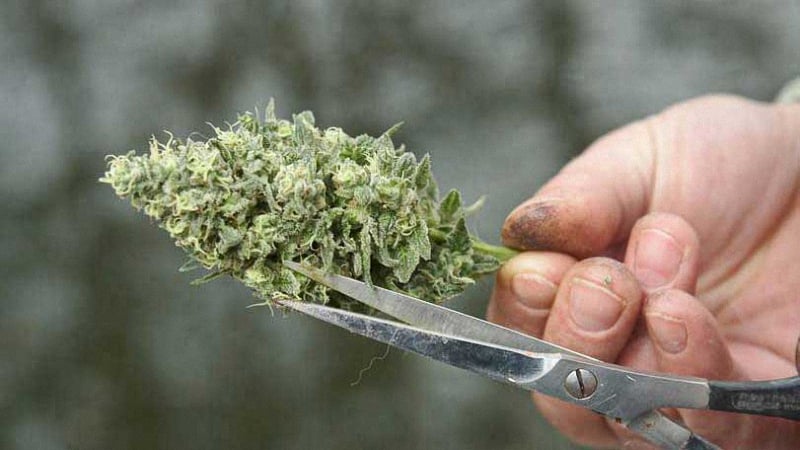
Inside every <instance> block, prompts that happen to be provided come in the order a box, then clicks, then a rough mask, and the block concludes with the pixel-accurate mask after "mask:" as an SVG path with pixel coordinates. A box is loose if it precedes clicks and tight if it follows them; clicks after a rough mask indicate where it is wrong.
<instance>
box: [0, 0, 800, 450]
mask: <svg viewBox="0 0 800 450" xmlns="http://www.w3.org/2000/svg"><path fill="white" fill-rule="evenodd" d="M799 56H800V5H798V3H797V2H790V1H760V2H759V1H752V2H745V1H738V2H716V1H702V2H686V1H675V2H666V1H658V2H623V1H615V2H589V1H583V2H577V1H567V2H522V1H472V0H463V1H458V0H453V1H446V2H445V1H441V2H422V1H404V2H399V1H395V2H391V1H373V2H356V1H323V0H316V1H311V0H305V1H291V2H290V1H271V2H258V1H248V0H228V1H210V0H191V1H189V0H185V1H169V2H166V1H164V2H157V1H125V0H113V1H112V0H82V1H34V0H29V1H22V0H20V1H14V0H5V1H3V2H0V105H2V108H0V201H1V203H0V205H2V210H0V211H2V212H0V448H9V449H16V448H20V449H22V448H25V449H95V448H96V449H100V448H114V449H127V448H237V449H238V448H241V449H248V448H278V449H284V448H286V449H302V448H331V449H336V448H342V449H352V448H442V449H449V448H452V449H485V448H509V449H516V448H519V449H522V448H526V449H529V448H538V449H548V448H575V447H573V446H571V445H570V444H568V443H567V441H566V440H565V439H563V438H562V437H560V436H558V435H557V434H556V433H555V432H553V431H552V430H551V429H550V428H549V427H548V426H547V425H546V424H545V423H544V422H543V421H542V420H541V419H540V418H539V417H538V416H537V414H536V412H535V410H534V408H533V407H532V406H531V405H530V404H529V402H528V399H527V395H526V394H524V393H522V392H519V391H516V390H513V389H511V388H508V387H505V386H501V385H498V384H494V383H492V382H490V381H487V380H484V379H482V378H480V377H477V376H474V375H471V374H467V373H464V372H461V371H459V370H456V369H451V368H448V367H445V366H443V365H441V364H437V363H433V362H428V361H426V360H423V359H421V358H418V357H416V356H411V355H403V354H401V353H400V352H398V351H393V352H390V353H389V355H388V357H387V358H386V359H385V360H382V361H376V362H375V363H374V365H373V367H372V369H371V370H369V371H368V372H366V373H364V374H363V376H362V378H361V381H360V383H359V384H357V385H356V386H351V383H352V382H353V381H354V380H356V379H357V378H358V376H359V371H360V369H362V368H365V367H367V366H368V365H369V364H370V360H371V358H372V357H374V356H380V355H382V354H383V353H384V346H382V345H379V344H375V343H371V342H368V341H367V340H365V339H361V338H358V337H354V336H351V335H348V334H347V333H345V332H341V331H339V330H336V329H333V328H332V327H329V326H326V325H323V324H320V323H314V322H312V321H311V320H309V319H305V318H302V317H295V316H292V317H281V316H278V315H276V316H271V315H270V314H269V312H268V311H267V310H266V309H245V306H247V305H248V304H249V303H251V302H252V301H253V297H252V296H251V295H250V293H249V292H248V291H247V289H245V288H243V287H242V286H240V285H238V284H237V283H236V282H233V281H231V280H221V281H216V282H214V283H211V284H208V285H205V286H202V287H192V286H189V282H190V281H191V280H192V279H193V277H194V275H193V274H180V273H178V271H177V267H178V266H180V265H181V263H182V262H183V255H182V253H181V252H180V251H179V250H178V249H176V248H175V247H174V246H173V245H172V243H171V241H170V240H169V238H168V237H167V235H166V233H164V232H162V231H160V230H158V229H157V228H156V227H155V226H153V225H152V224H150V223H149V222H148V220H147V219H145V218H144V217H143V216H142V215H140V214H137V213H136V212H135V211H133V210H132V209H131V208H130V207H129V206H128V205H127V204H126V203H125V202H122V201H119V200H117V199H116V198H115V197H114V195H113V194H112V192H111V189H110V188H108V187H107V186H105V185H100V184H98V183H97V182H96V180H97V178H98V177H99V176H101V174H102V172H103V170H104V161H103V156H104V155H106V154H108V153H121V152H125V151H127V150H129V149H138V150H139V151H143V150H145V149H146V141H147V139H148V137H149V136H150V135H151V134H154V133H155V134H159V133H161V131H162V130H171V131H174V132H175V134H176V135H178V136H185V135H186V134H188V133H189V132H191V131H195V130H199V131H208V128H207V126H206V125H205V123H206V122H213V123H217V124H222V123H224V122H225V121H226V120H233V119H234V118H235V114H236V112H238V111H242V110H248V109H252V108H253V107H256V106H263V105H264V103H265V101H266V100H267V99H269V98H270V97H275V98H276V100H277V102H278V111H279V113H280V115H283V116H288V115H290V114H291V113H292V112H296V111H300V110H302V109H311V110H313V111H314V112H315V113H316V115H317V118H318V121H319V123H320V124H322V125H324V126H333V125H337V126H342V127H343V128H344V129H345V130H347V131H349V132H351V134H360V133H362V132H368V133H371V134H377V133H380V132H381V131H383V130H384V129H386V128H388V127H389V126H391V125H392V124H394V123H395V122H398V121H401V120H402V121H405V122H406V126H405V128H404V129H403V131H402V132H401V133H400V134H399V136H398V138H397V140H398V141H400V142H405V143H406V144H407V145H408V147H409V148H410V149H411V150H413V151H415V152H417V153H418V154H422V153H425V152H430V153H431V155H432V158H433V162H434V171H435V173H436V175H437V178H438V179H439V181H440V184H441V185H442V187H443V188H444V189H448V188H451V187H458V188H460V189H461V190H462V191H463V192H464V193H465V197H466V199H468V200H474V199H476V198H478V197H479V196H480V195H483V194H487V195H488V201H487V206H486V208H485V209H484V210H483V212H482V213H481V214H480V216H479V217H478V218H477V220H475V221H474V222H473V224H472V225H473V229H475V230H477V232H478V234H479V235H481V236H482V237H483V238H484V239H486V240H488V241H492V242H497V241H498V230H499V228H500V226H501V224H502V221H503V219H504V217H505V215H506V214H507V213H508V212H509V211H510V210H511V209H512V208H513V207H514V205H515V204H517V203H518V202H520V201H521V200H523V199H524V198H526V197H527V196H528V195H530V194H531V193H532V192H533V191H534V190H535V189H536V188H537V186H539V185H541V184H542V183H543V182H544V181H545V180H546V179H547V178H548V177H549V176H551V175H552V174H553V173H555V171H556V170H557V169H558V168H559V167H560V166H561V165H563V164H564V163H565V162H566V161H567V160H568V159H569V158H570V157H572V156H574V155H575V154H577V153H578V152H579V151H580V150H581V149H582V148H583V147H585V146H586V145H587V144H588V143H590V142H591V141H592V140H593V139H595V138H596V137H598V136H599V135H601V134H603V133H605V132H607V131H609V130H610V129H613V128H614V127H617V126H619V125H622V124H624V123H625V122H627V121H630V120H634V119H636V118H639V117H642V116H644V115H648V114H652V113H654V112H657V111H658V110H660V109H662V108H663V107H665V106H666V105H669V104H671V103H674V102H677V101H680V100H682V99H686V98H690V97H692V96H696V95H700V94H703V93H707V92H718V91H726V92H732V93H737V94H741V95H745V96H749V97H753V98H757V99H763V100H768V99H770V98H772V96H773V95H774V93H775V92H776V90H777V89H778V88H779V86H780V85H781V84H782V83H783V82H784V81H786V80H788V79H789V78H791V77H793V76H795V75H796V74H798V73H800V57H799ZM490 283H491V280H486V281H485V282H484V283H482V284H481V285H479V286H478V287H477V288H475V289H473V290H472V291H470V293H469V294H467V295H465V296H464V297H463V298H460V299H458V300H456V301H453V302H452V303H451V305H452V306H453V307H456V308H459V309H462V310H466V311H469V312H471V313H474V314H481V313H482V310H483V308H484V305H485V302H486V298H487V296H488V293H489V289H490Z"/></svg>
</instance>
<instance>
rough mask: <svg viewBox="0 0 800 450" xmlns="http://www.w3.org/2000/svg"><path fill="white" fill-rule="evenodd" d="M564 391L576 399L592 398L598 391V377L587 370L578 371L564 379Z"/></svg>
mask: <svg viewBox="0 0 800 450" xmlns="http://www.w3.org/2000/svg"><path fill="white" fill-rule="evenodd" d="M564 389H566V390H567V394H569V395H570V396H572V397H573V398H576V399H579V400H580V399H584V398H588V397H591V395H592V394H594V391H595V390H597V377H596V376H594V374H593V373H592V372H590V371H588V370H586V369H576V370H573V371H572V372H570V373H569V374H568V375H567V377H566V378H565V379H564Z"/></svg>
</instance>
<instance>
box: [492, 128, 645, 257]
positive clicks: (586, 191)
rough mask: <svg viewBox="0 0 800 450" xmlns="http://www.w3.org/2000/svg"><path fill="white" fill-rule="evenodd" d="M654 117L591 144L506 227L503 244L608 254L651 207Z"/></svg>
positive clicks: (512, 216) (584, 254)
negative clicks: (648, 206)
mask: <svg viewBox="0 0 800 450" xmlns="http://www.w3.org/2000/svg"><path fill="white" fill-rule="evenodd" d="M652 121H653V119H646V120H644V121H639V122H634V123H632V124H630V125H627V126H625V127H623V128H620V129H618V130H616V131H614V132H612V133H610V134H608V135H606V136H605V137H603V138H601V139H600V140H598V141H597V142H595V143H594V144H592V145H591V146H590V147H589V148H588V149H587V150H586V151H585V152H584V153H583V154H582V155H581V156H579V157H577V158H576V159H575V160H573V161H572V162H571V163H570V164H568V165H567V166H565V167H564V168H563V169H562V171H561V172H560V173H559V174H558V175H556V176H555V177H554V178H553V179H551V180H550V181H549V182H548V183H547V184H546V185H545V186H543V187H542V188H541V189H540V190H539V192H537V193H536V195H534V196H533V197H532V198H530V199H529V200H527V201H526V202H524V203H523V204H522V205H520V206H519V207H517V208H516V209H515V210H514V211H513V212H512V213H511V214H510V215H509V216H508V218H507V219H506V222H505V225H504V226H503V242H504V243H505V244H506V245H508V246H511V247H515V248H520V249H525V250H550V251H556V252H561V253H567V254H570V255H572V256H575V257H577V258H586V257H589V256H595V255H601V254H608V250H609V249H610V248H611V247H612V246H614V245H615V244H620V243H622V242H624V241H625V237H626V236H627V234H628V233H629V232H630V230H631V228H632V227H633V224H634V223H635V222H636V219H638V218H639V217H641V216H642V215H643V214H644V213H645V211H646V208H647V203H648V199H649V196H650V191H649V190H650V186H651V178H652V160H653V158H654V155H653V150H652V149H653V143H652V142H653V139H652V137H651V133H650V131H649V130H650V127H651V126H652Z"/></svg>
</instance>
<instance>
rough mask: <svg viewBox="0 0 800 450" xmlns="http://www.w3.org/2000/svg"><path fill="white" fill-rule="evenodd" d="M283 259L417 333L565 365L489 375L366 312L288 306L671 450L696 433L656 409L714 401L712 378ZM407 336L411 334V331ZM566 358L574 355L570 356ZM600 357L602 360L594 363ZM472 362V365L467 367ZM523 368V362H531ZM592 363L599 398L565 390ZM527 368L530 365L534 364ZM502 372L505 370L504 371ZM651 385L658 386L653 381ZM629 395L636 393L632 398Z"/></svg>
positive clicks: (490, 370)
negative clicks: (636, 368) (622, 360)
mask: <svg viewBox="0 0 800 450" xmlns="http://www.w3.org/2000/svg"><path fill="white" fill-rule="evenodd" d="M284 264H285V265H286V266H287V267H289V268H290V269H292V270H295V271H297V272H299V273H301V274H303V275H305V276H307V277H309V278H311V279H312V280H314V281H317V282H318V283H321V284H324V285H325V286H328V287H330V288H331V289H335V290H337V291H339V292H341V293H343V294H345V295H348V296H350V297H352V298H354V299H357V300H359V301H361V302H362V303H365V304H367V305H369V306H371V307H373V308H375V309H377V310H380V311H382V312H384V313H386V314H389V315H391V316H393V317H395V318H398V319H400V320H403V321H405V322H408V323H411V324H413V325H416V326H419V327H421V328H424V329H425V330H414V333H416V334H419V332H426V331H427V332H435V333H439V334H442V335H444V336H450V335H451V334H457V335H458V336H459V337H460V338H467V339H471V340H474V341H477V342H485V343H490V344H494V345H498V346H501V347H508V348H510V349H517V350H522V351H527V352H534V353H537V352H538V353H553V354H552V355H550V357H551V358H559V357H560V358H561V359H560V360H557V361H558V364H555V365H554V367H555V366H558V367H559V370H558V371H553V372H548V373H547V376H544V374H543V373H542V374H540V375H539V376H532V375H530V374H528V375H527V376H526V377H522V376H520V375H516V376H513V375H509V373H508V368H503V369H500V370H498V369H496V368H486V367H484V368H482V369H481V370H485V371H486V372H481V371H479V370H476V369H477V368H476V367H474V363H468V364H462V365H457V364H453V363H450V362H449V361H447V360H445V359H444V358H445V356H444V354H443V353H442V352H443V351H444V352H445V353H446V350H443V349H441V348H439V347H437V348H436V353H437V356H432V355H429V354H426V353H424V352H422V351H420V350H422V349H421V348H420V347H419V346H418V345H417V344H414V345H417V347H414V348H409V347H403V346H401V345H397V343H396V342H394V341H392V339H378V338H377V337H375V336H373V335H371V334H370V332H371V333H373V334H374V333H375V332H376V331H377V329H376V328H375V326H374V325H370V326H367V325H366V323H373V324H374V323H383V324H384V325H383V326H381V327H378V328H380V329H381V330H382V332H381V334H382V335H384V336H385V334H386V330H387V329H389V328H391V327H388V328H387V325H391V326H392V327H398V328H404V329H407V330H410V329H412V327H402V326H400V325H399V324H396V323H392V322H388V321H381V320H379V319H375V318H370V317H367V316H362V317H363V318H365V319H367V320H366V321H363V320H360V319H359V320H354V318H353V316H357V315H355V314H353V313H346V312H343V311H339V310H333V309H331V308H326V307H323V306H319V305H309V304H303V303H293V302H284V303H283V304H284V305H286V306H289V307H291V308H293V309H296V310H299V311H301V312H304V313H305V314H308V315H311V316H313V317H317V318H319V319H321V320H325V321H327V322H329V323H333V324H336V325H338V326H342V327H344V328H347V329H349V330H350V331H353V332H355V333H359V334H361V335H363V336H366V337H370V338H373V339H377V340H381V341H382V342H387V343H389V344H391V345H394V346H396V347H401V348H404V349H406V350H410V351H414V352H416V353H420V354H423V355H425V356H430V357H432V358H434V359H437V360H439V361H444V362H447V363H449V364H452V365H455V366H457V367H461V368H464V369H467V370H471V371H473V372H478V373H482V374H484V375H486V376H488V377H490V378H492V379H495V380H499V381H503V382H506V383H510V384H514V385H516V386H518V387H521V388H524V389H528V390H536V391H538V392H540V393H542V394H545V395H550V396H554V397H556V398H560V399H561V400H564V401H567V402H572V403H576V404H579V405H581V406H584V407H587V408H590V409H593V410H595V411H596V412H599V413H602V414H605V415H608V416H610V417H615V418H619V419H620V420H621V422H622V423H623V424H625V425H626V426H628V427H629V428H631V429H632V430H634V431H635V432H637V433H639V434H640V435H641V436H642V437H643V438H645V439H647V440H648V441H649V442H652V443H653V444H656V445H659V446H660V447H662V448H665V449H682V448H684V445H685V444H686V442H687V439H688V438H689V437H691V436H692V433H691V431H690V430H688V429H686V428H683V427H682V426H680V425H678V424H676V423H674V422H672V421H671V420H670V419H668V418H667V417H666V416H664V415H663V414H661V413H660V412H658V411H655V410H654V409H656V408H659V407H663V406H676V407H687V408H703V407H705V405H706V404H707V403H708V385H707V384H706V383H705V380H699V379H697V380H689V381H688V389H683V388H682V387H678V386H676V384H682V383H684V381H685V379H675V378H669V377H662V376H654V375H648V374H640V373H636V372H632V371H629V370H627V369H625V368H623V367H618V368H616V369H612V370H609V369H608V367H609V365H607V364H604V363H602V362H600V361H597V360H594V359H592V358H589V357H587V356H585V355H582V354H580V353H577V352H574V351H571V350H569V349H565V348H562V347H559V346H557V345H554V344H551V343H549V342H546V341H543V340H540V339H536V338H534V337H531V336H527V335H524V334H522V333H518V332H516V331H513V330H509V329H507V328H504V327H501V326H499V325H495V324H492V323H489V322H486V321H484V320H481V319H477V318H475V317H472V316H469V315H466V314H463V313H460V312H458V311H454V310H451V309H448V308H444V307H441V306H438V305H434V304H432V303H428V302H425V301H422V300H419V299H417V298H414V297H411V296H408V295H404V294H400V293H397V292H394V291H390V290H387V289H383V288H380V287H377V286H367V285H366V284H365V283H363V282H360V281H358V280H354V279H351V278H347V277H343V276H338V275H331V274H326V273H324V272H322V271H320V270H318V269H315V268H312V267H308V266H303V265H300V264H297V263H294V262H284ZM362 322H363V323H362ZM359 330H361V331H359ZM402 334H403V335H405V334H406V332H404V333H402ZM396 338H397V336H395V339H396ZM454 339H455V338H453V337H452V336H451V337H447V338H446V340H445V341H442V342H454ZM390 341H391V342H390ZM437 342H438V341H437ZM473 344H474V343H473ZM466 347H469V346H466ZM463 348H465V347H459V351H460V350H463ZM428 350H430V349H428ZM542 356H545V355H542ZM514 358H517V357H516V356H515V357H514ZM567 358H571V360H568V359H567ZM512 359H513V358H512ZM551 361H553V360H551ZM593 361H594V362H595V363H596V364H595V363H593ZM465 365H466V366H467V367H465ZM521 365H522V366H524V365H525V364H521ZM589 366H593V367H594V368H593V369H592V370H593V372H592V373H593V374H595V376H596V377H597V376H599V375H602V378H599V379H598V384H597V386H596V387H595V389H594V392H593V393H592V394H594V393H595V392H598V391H599V392H598V393H597V395H591V396H590V397H585V398H576V397H575V396H573V395H571V394H570V393H569V392H568V391H567V390H566V389H565V388H564V382H565V381H566V379H567V377H568V376H569V374H570V373H571V372H575V371H576V370H586V368H587V367H589ZM600 367H605V370H601V371H599V372H596V370H597V369H598V368H600ZM528 368H529V369H530V368H531V366H529V367H528ZM542 369H544V366H542V367H540V368H539V369H538V370H540V371H541V370H542ZM517 370H519V368H517ZM503 371H505V373H504V372H503ZM619 371H621V372H619ZM523 381H524V382H523ZM649 383H653V384H652V385H651V384H649ZM615 389H616V391H615ZM619 395H625V396H626V397H618V396H619ZM628 395H630V396H635V397H627V396H628ZM620 398H624V399H630V398H641V399H648V401H644V402H632V401H620ZM642 418H646V419H647V420H646V421H645V420H644V419H642Z"/></svg>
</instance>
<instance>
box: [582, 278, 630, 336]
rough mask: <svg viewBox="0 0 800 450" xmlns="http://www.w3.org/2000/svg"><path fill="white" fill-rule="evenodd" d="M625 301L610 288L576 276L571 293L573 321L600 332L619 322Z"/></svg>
mask: <svg viewBox="0 0 800 450" xmlns="http://www.w3.org/2000/svg"><path fill="white" fill-rule="evenodd" d="M624 307H625V302H623V301H622V299H621V298H620V297H619V296H618V295H616V294H615V293H613V292H612V291H610V290H609V289H607V288H605V287H603V286H601V285H599V284H597V283H594V282H592V281H589V280H586V279H583V278H575V279H573V280H572V286H570V294H569V312H570V316H571V317H572V321H573V322H574V323H575V325H577V326H578V327H580V328H582V329H583V330H585V331H590V332H598V331H603V330H607V329H609V328H611V327H612V326H614V324H615V323H617V320H619V317H620V315H622V310H623V308H624Z"/></svg>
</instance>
